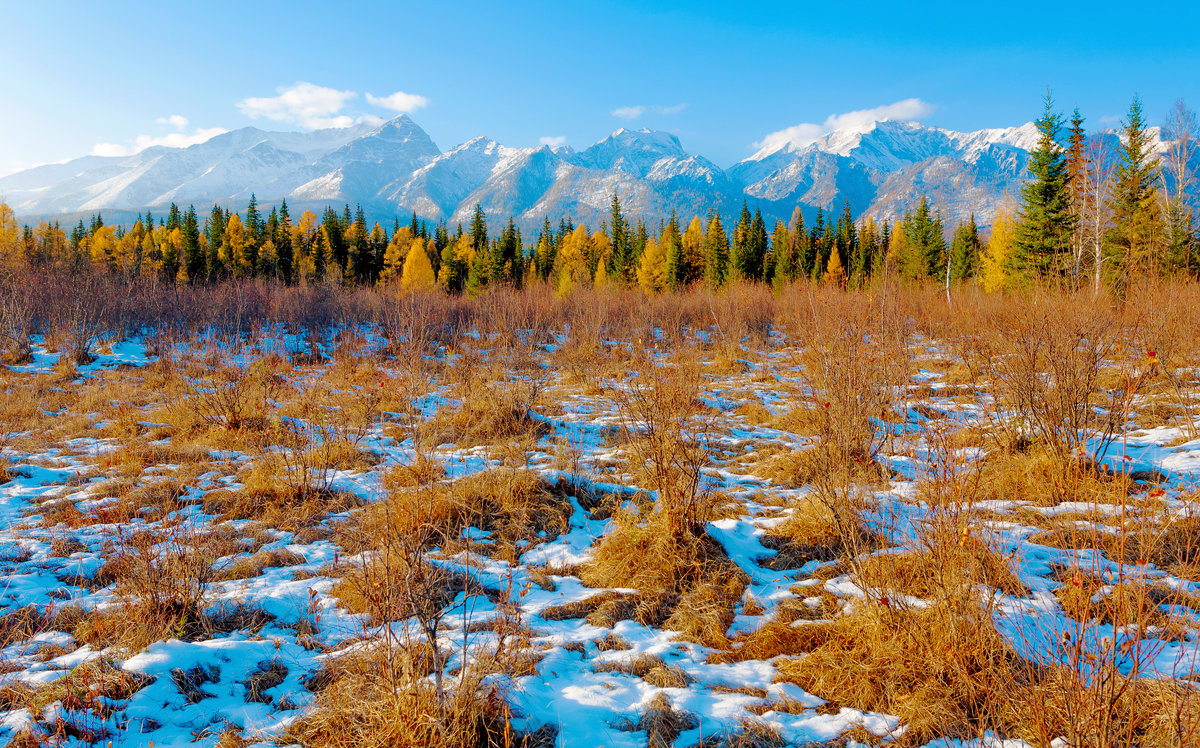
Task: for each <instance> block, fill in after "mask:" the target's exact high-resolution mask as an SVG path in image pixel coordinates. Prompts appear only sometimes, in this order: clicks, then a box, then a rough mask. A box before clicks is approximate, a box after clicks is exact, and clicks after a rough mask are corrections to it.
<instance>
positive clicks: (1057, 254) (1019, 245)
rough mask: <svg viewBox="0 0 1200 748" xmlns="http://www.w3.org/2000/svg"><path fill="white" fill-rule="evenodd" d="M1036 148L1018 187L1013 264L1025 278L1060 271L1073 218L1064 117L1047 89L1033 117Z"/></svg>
mask: <svg viewBox="0 0 1200 748" xmlns="http://www.w3.org/2000/svg"><path fill="white" fill-rule="evenodd" d="M1037 128H1038V132H1039V136H1038V143H1037V146H1036V147H1035V148H1034V149H1033V152H1032V153H1031V154H1030V155H1029V166H1028V169H1029V177H1030V178H1029V181H1027V182H1025V184H1023V185H1022V186H1021V217H1020V219H1019V220H1018V222H1017V234H1016V253H1015V255H1014V257H1013V262H1014V267H1015V269H1016V270H1018V272H1022V273H1024V274H1025V275H1027V276H1033V277H1037V278H1046V277H1049V276H1050V275H1058V274H1061V272H1062V270H1063V269H1064V267H1065V265H1066V258H1067V257H1069V256H1070V253H1071V232H1072V231H1073V230H1074V226H1075V220H1074V216H1073V215H1072V213H1071V196H1070V192H1069V189H1068V172H1067V154H1066V150H1065V149H1064V148H1063V146H1062V142H1061V141H1062V128H1063V118H1062V115H1061V114H1058V113H1057V112H1055V111H1054V101H1053V99H1051V98H1050V94H1049V92H1047V93H1046V110H1045V112H1044V113H1043V114H1042V116H1041V118H1040V119H1038V121H1037Z"/></svg>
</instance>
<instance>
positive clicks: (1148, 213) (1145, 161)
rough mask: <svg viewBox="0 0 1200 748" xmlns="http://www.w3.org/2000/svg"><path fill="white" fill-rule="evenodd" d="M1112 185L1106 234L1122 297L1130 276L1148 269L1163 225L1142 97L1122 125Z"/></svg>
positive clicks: (1155, 161)
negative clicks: (1109, 220) (1108, 223)
mask: <svg viewBox="0 0 1200 748" xmlns="http://www.w3.org/2000/svg"><path fill="white" fill-rule="evenodd" d="M1122 129H1123V131H1124V135H1125V137H1124V138H1123V139H1122V143H1121V155H1120V161H1119V162H1118V164H1117V172H1116V175H1115V184H1114V187H1113V190H1112V198H1111V200H1110V202H1109V208H1110V210H1111V211H1112V228H1111V229H1110V231H1109V233H1108V237H1107V240H1108V241H1107V243H1108V246H1109V255H1110V257H1109V262H1108V264H1109V266H1110V268H1111V274H1112V276H1113V284H1114V289H1115V291H1116V293H1117V295H1118V297H1119V298H1123V297H1124V293H1125V289H1126V287H1127V285H1128V283H1129V280H1130V277H1131V276H1132V275H1133V274H1134V273H1136V272H1140V271H1147V270H1149V269H1150V267H1151V265H1152V263H1151V258H1152V256H1153V254H1154V249H1155V245H1156V243H1159V242H1161V238H1162V226H1161V216H1160V214H1159V210H1158V207H1159V206H1158V200H1157V195H1156V194H1155V191H1156V188H1157V186H1158V181H1159V160H1158V157H1157V156H1156V155H1155V154H1154V149H1153V142H1152V140H1151V136H1150V133H1148V132H1147V131H1146V123H1145V120H1144V119H1143V118H1142V100H1141V98H1140V97H1137V96H1135V97H1134V98H1133V102H1132V103H1131V104H1130V105H1129V114H1128V115H1127V116H1126V118H1125V123H1124V126H1123V128H1122Z"/></svg>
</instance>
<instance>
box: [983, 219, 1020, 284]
mask: <svg viewBox="0 0 1200 748" xmlns="http://www.w3.org/2000/svg"><path fill="white" fill-rule="evenodd" d="M1015 231H1016V211H1015V210H1014V208H1013V205H1012V204H1011V203H1005V204H1004V206H1002V207H1001V208H1000V212H999V213H997V214H996V220H995V221H993V222H992V233H991V236H989V237H988V240H987V242H986V243H985V244H984V245H983V251H982V252H980V255H981V256H980V258H979V285H980V286H982V287H983V290H984V291H989V292H990V291H999V290H1000V289H1002V288H1004V287H1006V286H1007V285H1008V284H1009V273H1008V267H1009V263H1010V261H1011V259H1012V250H1013V239H1014V237H1015Z"/></svg>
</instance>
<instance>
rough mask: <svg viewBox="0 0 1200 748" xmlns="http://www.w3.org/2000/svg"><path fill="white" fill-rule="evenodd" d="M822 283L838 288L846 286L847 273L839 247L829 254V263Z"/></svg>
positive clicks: (822, 277)
mask: <svg viewBox="0 0 1200 748" xmlns="http://www.w3.org/2000/svg"><path fill="white" fill-rule="evenodd" d="M821 282H822V283H829V284H833V285H837V286H844V285H846V271H845V270H844V269H843V268H842V257H841V254H840V253H839V252H838V251H837V247H834V248H833V251H832V252H830V253H829V262H828V263H826V265H825V275H823V276H821Z"/></svg>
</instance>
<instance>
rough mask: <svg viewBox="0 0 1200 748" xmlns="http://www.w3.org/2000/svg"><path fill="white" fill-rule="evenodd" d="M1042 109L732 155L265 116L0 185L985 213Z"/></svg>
mask: <svg viewBox="0 0 1200 748" xmlns="http://www.w3.org/2000/svg"><path fill="white" fill-rule="evenodd" d="M1037 135H1038V133H1037V129H1036V127H1035V126H1034V125H1033V123H1026V124H1024V125H1019V126H1016V127H1009V128H989V129H984V130H977V131H974V132H965V133H964V132H957V131H953V130H946V129H943V128H937V127H930V126H926V125H922V124H920V123H916V122H907V121H900V120H880V121H876V122H871V123H867V124H864V125H861V126H856V127H850V128H844V129H841V130H833V131H831V132H827V133H824V134H823V135H821V136H820V137H819V138H816V139H815V140H812V141H811V142H807V143H802V144H797V143H788V142H785V143H782V144H777V145H775V146H773V147H764V148H762V149H760V150H759V151H758V152H756V153H755V154H753V155H751V156H750V157H748V158H746V159H743V160H742V161H739V162H737V163H736V164H733V165H731V166H730V167H728V168H725V169H722V168H721V167H719V166H717V165H716V164H715V163H713V162H712V161H709V160H708V159H706V158H705V157H703V156H701V155H697V154H692V153H689V152H688V151H687V150H686V149H685V148H684V146H683V144H682V142H681V141H680V139H679V138H678V136H676V135H674V134H672V133H668V132H663V131H655V130H648V129H645V128H643V129H637V130H632V129H626V128H621V129H618V130H616V131H614V132H613V133H612V134H610V135H609V136H607V137H605V138H603V139H601V140H599V141H597V142H596V143H593V144H592V145H590V146H588V147H587V148H584V149H582V150H575V149H573V148H570V147H566V146H558V147H553V148H552V147H550V146H546V145H542V146H533V147H524V148H521V147H512V146H506V145H503V144H500V143H498V142H496V141H494V140H491V139H490V138H487V137H485V136H482V135H481V136H478V137H475V138H472V139H471V140H468V141H467V142H465V143H462V144H459V145H457V146H455V147H454V148H451V149H449V150H447V151H442V150H441V149H440V148H438V146H437V145H436V144H435V143H434V141H433V139H432V138H430V137H429V135H428V133H426V132H425V131H424V130H423V129H422V128H421V127H420V126H419V125H418V124H417V123H416V122H415V121H413V120H412V119H411V118H410V117H408V116H407V115H400V116H398V117H396V118H394V119H391V120H388V121H386V122H383V123H381V124H378V125H362V124H360V125H356V126H353V127H350V128H345V129H340V130H339V129H329V130H315V131H311V132H299V133H294V132H292V133H290V132H271V131H265V130H259V129H257V128H254V127H246V128H241V129H239V130H233V131H229V132H226V133H223V134H221V135H217V136H215V137H213V138H211V139H210V140H208V141H205V142H204V143H199V144H196V145H192V146H189V147H186V148H170V147H165V146H155V147H152V148H148V149H145V150H143V151H140V152H138V153H135V154H133V155H130V156H84V157H81V158H78V159H74V160H72V161H69V162H65V163H60V164H50V165H44V166H39V167H35V168H32V169H27V170H25V171H21V172H16V173H15V174H10V175H7V176H5V177H0V198H3V199H5V200H6V201H7V202H9V204H10V207H12V208H13V210H14V211H15V212H16V213H17V214H18V215H21V216H29V215H38V216H49V215H55V214H74V213H84V212H88V211H94V212H99V211H103V210H120V211H131V210H140V209H146V208H150V209H162V208H163V207H165V206H166V205H167V204H168V203H170V202H175V203H179V204H188V203H191V204H195V205H197V206H199V207H202V208H205V207H208V206H210V205H212V204H214V203H216V204H222V205H224V206H225V207H227V208H232V209H235V210H236V209H238V208H239V207H240V205H239V204H240V203H243V202H245V201H246V200H248V199H249V197H250V195H251V194H254V195H255V196H256V197H257V199H258V201H259V203H260V205H263V206H269V205H272V204H276V203H278V202H280V201H282V200H287V201H288V202H289V203H291V204H293V205H309V204H311V205H319V204H321V203H327V204H331V205H339V204H341V203H349V204H355V203H357V204H359V205H362V206H363V208H364V210H367V211H368V212H369V213H371V214H373V215H375V216H379V217H381V218H382V217H384V216H390V215H396V216H405V217H406V216H408V215H409V214H411V213H413V212H416V213H417V214H418V215H420V216H421V217H423V218H426V219H430V220H446V221H449V222H451V223H454V222H459V221H463V222H465V221H466V220H469V216H470V213H471V212H472V211H473V209H474V206H475V204H476V203H478V204H480V205H481V206H482V207H483V208H484V210H485V211H486V212H487V213H488V214H489V215H491V216H494V217H495V218H496V219H497V220H501V219H504V218H507V217H508V216H512V217H513V218H514V220H515V221H516V223H517V224H518V226H520V227H522V228H526V229H528V228H532V227H535V226H540V225H541V224H542V222H543V220H544V219H545V218H547V217H548V218H550V219H551V221H552V222H557V220H558V218H559V217H561V216H565V215H569V216H571V217H572V218H573V219H574V220H575V221H577V222H584V223H588V224H592V225H597V226H598V225H599V224H600V223H601V222H602V221H603V220H604V219H605V217H606V216H607V215H608V212H609V207H610V205H609V203H610V199H611V195H613V194H617V195H618V197H619V198H620V200H621V202H622V205H623V207H624V209H625V212H626V214H627V215H628V216H630V217H632V218H637V217H641V218H644V219H646V220H648V221H657V220H659V219H661V218H665V217H666V216H667V215H668V214H669V213H671V212H675V213H676V214H677V215H679V216H680V217H681V218H684V219H686V218H689V217H690V216H692V215H703V214H705V213H707V212H708V211H712V210H715V211H717V212H719V213H721V214H723V215H729V214H731V213H732V212H733V211H736V210H740V208H741V204H742V202H743V201H745V202H746V203H747V204H748V205H749V206H750V207H751V209H755V208H757V209H760V210H762V211H763V213H764V215H765V216H766V217H767V219H768V220H774V219H782V220H789V219H790V217H791V215H792V212H793V210H794V209H795V208H796V207H797V206H799V207H801V208H802V209H803V210H804V211H805V213H806V214H810V215H811V214H812V213H814V212H815V211H816V210H817V209H818V208H820V209H823V210H827V211H840V210H841V208H842V205H843V203H845V202H849V203H850V207H851V210H852V212H853V213H854V214H855V215H865V216H870V217H872V218H875V219H877V220H884V219H887V220H895V219H896V218H898V217H899V216H901V215H903V212H904V210H905V209H907V208H908V207H909V206H910V205H911V204H912V202H913V201H914V200H915V199H917V198H918V196H919V195H920V194H921V193H922V192H924V193H926V194H928V195H929V196H930V199H931V200H932V201H933V203H934V204H935V205H936V206H937V207H938V208H939V209H940V210H941V211H942V214H943V216H944V217H945V218H946V219H947V221H948V223H950V224H953V223H954V222H956V221H958V220H965V219H966V217H967V216H968V215H973V216H974V217H975V218H976V221H977V222H978V223H980V224H982V225H985V226H986V225H988V224H990V222H991V220H992V219H993V218H994V216H995V215H996V212H997V210H998V209H999V207H1000V205H1001V203H1002V202H1003V201H1004V199H1005V195H1012V196H1015V195H1016V194H1018V193H1019V189H1020V185H1021V183H1022V182H1023V181H1024V179H1025V178H1026V165H1027V163H1028V159H1029V151H1030V149H1031V148H1032V147H1034V145H1035V144H1036V142H1037Z"/></svg>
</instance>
